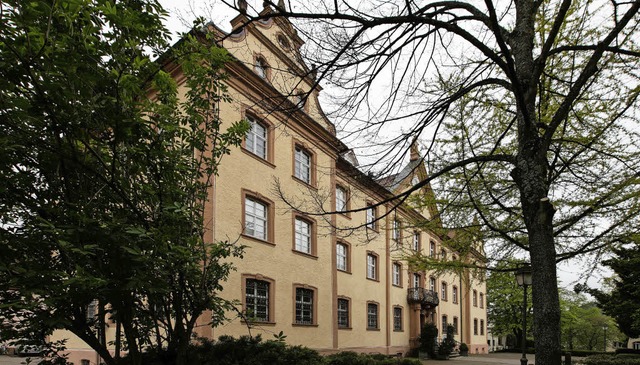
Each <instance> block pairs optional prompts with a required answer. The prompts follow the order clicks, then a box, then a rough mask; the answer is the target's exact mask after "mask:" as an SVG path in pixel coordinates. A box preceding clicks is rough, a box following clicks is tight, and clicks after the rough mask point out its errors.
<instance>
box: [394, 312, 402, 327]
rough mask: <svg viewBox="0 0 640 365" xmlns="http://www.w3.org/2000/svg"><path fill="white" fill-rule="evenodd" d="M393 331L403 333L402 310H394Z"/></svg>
mask: <svg viewBox="0 0 640 365" xmlns="http://www.w3.org/2000/svg"><path fill="white" fill-rule="evenodd" d="M393 330H394V331H402V308H400V307H394V308H393Z"/></svg>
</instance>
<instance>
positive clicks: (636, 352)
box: [616, 349, 640, 355]
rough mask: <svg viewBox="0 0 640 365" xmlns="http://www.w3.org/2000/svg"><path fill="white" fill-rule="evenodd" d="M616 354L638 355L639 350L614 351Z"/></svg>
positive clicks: (639, 353)
mask: <svg viewBox="0 0 640 365" xmlns="http://www.w3.org/2000/svg"><path fill="white" fill-rule="evenodd" d="M616 354H636V355H640V350H639V349H616Z"/></svg>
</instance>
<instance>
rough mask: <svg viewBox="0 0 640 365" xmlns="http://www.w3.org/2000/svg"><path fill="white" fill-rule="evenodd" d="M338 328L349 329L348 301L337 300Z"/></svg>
mask: <svg viewBox="0 0 640 365" xmlns="http://www.w3.org/2000/svg"><path fill="white" fill-rule="evenodd" d="M338 328H349V300H348V299H344V298H338Z"/></svg>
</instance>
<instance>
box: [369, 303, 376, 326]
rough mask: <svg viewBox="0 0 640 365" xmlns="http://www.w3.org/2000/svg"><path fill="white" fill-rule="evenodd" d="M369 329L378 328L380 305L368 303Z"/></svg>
mask: <svg viewBox="0 0 640 365" xmlns="http://www.w3.org/2000/svg"><path fill="white" fill-rule="evenodd" d="M367 329H378V305H377V304H376V303H367Z"/></svg>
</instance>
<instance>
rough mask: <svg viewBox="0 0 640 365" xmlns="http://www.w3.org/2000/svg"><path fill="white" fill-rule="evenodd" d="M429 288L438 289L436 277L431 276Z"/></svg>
mask: <svg viewBox="0 0 640 365" xmlns="http://www.w3.org/2000/svg"><path fill="white" fill-rule="evenodd" d="M429 290H431V291H434V292H435V291H436V278H434V277H430V278H429Z"/></svg>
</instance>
